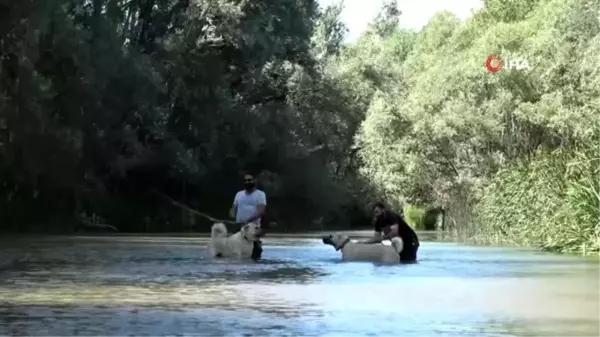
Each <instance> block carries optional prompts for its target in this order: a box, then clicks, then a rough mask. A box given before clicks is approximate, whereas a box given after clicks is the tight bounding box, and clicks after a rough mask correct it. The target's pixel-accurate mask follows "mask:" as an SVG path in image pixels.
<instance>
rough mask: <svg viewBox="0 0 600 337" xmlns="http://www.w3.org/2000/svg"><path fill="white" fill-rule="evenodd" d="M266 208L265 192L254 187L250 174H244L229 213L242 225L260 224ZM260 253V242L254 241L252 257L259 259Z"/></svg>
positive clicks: (253, 180)
mask: <svg viewBox="0 0 600 337" xmlns="http://www.w3.org/2000/svg"><path fill="white" fill-rule="evenodd" d="M266 208H267V196H266V195H265V192H263V191H261V190H259V189H257V188H256V179H254V176H252V175H251V174H246V175H244V189H243V190H241V191H239V192H237V194H236V195H235V198H234V199H233V205H232V206H231V210H230V212H229V215H230V216H231V217H232V218H233V217H235V222H236V223H238V224H240V225H244V224H247V223H249V222H255V223H257V224H260V220H261V217H262V216H263V215H264V214H265V210H266ZM261 254H262V243H261V242H260V241H259V242H254V250H253V251H252V258H253V259H259V258H260V255H261Z"/></svg>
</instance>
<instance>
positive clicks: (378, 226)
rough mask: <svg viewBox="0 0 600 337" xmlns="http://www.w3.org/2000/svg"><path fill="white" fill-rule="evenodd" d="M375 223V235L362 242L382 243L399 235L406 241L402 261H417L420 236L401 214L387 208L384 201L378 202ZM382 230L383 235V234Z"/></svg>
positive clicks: (374, 206) (401, 256) (374, 211)
mask: <svg viewBox="0 0 600 337" xmlns="http://www.w3.org/2000/svg"><path fill="white" fill-rule="evenodd" d="M373 224H374V226H375V236H373V237H372V238H370V239H368V240H365V241H362V242H360V243H363V244H373V243H380V242H382V241H383V240H390V239H392V238H393V237H396V236H397V237H399V238H401V239H402V242H403V243H404V248H403V249H402V252H401V253H400V262H402V263H412V262H416V261H417V250H418V249H419V238H418V237H417V233H415V231H414V230H413V229H412V228H410V226H409V225H408V224H407V223H406V221H404V219H403V217H402V216H401V215H399V214H397V213H394V212H392V211H390V210H387V209H386V208H385V205H384V204H383V203H381V202H378V203H376V204H375V205H373ZM382 232H383V235H381V234H382Z"/></svg>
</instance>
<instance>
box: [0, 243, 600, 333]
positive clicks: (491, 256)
mask: <svg viewBox="0 0 600 337" xmlns="http://www.w3.org/2000/svg"><path fill="white" fill-rule="evenodd" d="M363 234H364V233H356V232H354V233H352V237H354V238H358V237H360V236H361V235H363ZM206 242H207V239H206V238H199V237H173V236H171V237H142V236H119V237H114V236H113V237H99V236H89V237H81V236H80V237H39V238H31V237H29V238H11V239H10V240H8V239H7V238H4V239H0V244H2V250H1V251H0V262H1V261H2V259H4V261H5V263H4V265H3V266H2V263H0V266H1V267H0V335H88V336H89V335H120V336H123V335H125V336H126V335H136V336H138V335H139V336H142V335H153V336H156V335H178V336H179V335H182V336H183V335H212V336H215V335H216V336H225V335H227V336H271V335H276V336H299V335H311V336H315V335H319V336H382V335H387V336H390V335H393V336H400V335H402V336H424V335H427V336H432V335H442V336H468V335H474V336H475V335H476V336H523V335H528V336H582V335H586V336H598V335H599V281H598V279H599V275H598V274H599V268H598V260H597V259H583V258H578V257H568V256H557V255H551V254H545V253H540V252H534V251H524V250H516V249H508V248H490V247H471V246H465V245H459V244H453V243H441V242H435V241H427V239H426V238H424V241H423V242H422V243H421V247H420V250H419V263H417V264H413V265H381V264H376V263H365V262H356V263H355V262H341V261H340V260H341V254H340V253H339V252H336V251H335V250H334V249H333V248H332V247H331V246H327V245H324V244H323V243H322V242H321V241H320V239H318V236H316V235H308V236H304V237H302V236H297V237H277V236H268V237H266V238H265V240H264V252H263V260H262V261H260V262H257V263H256V262H250V261H249V262H234V261H225V260H217V261H211V260H209V259H207V258H206V257H205V255H204V254H205V245H206ZM15 257H17V258H16V260H17V261H16V262H12V263H7V262H6V261H8V259H9V258H11V259H15Z"/></svg>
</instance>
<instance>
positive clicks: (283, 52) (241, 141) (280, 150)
mask: <svg viewBox="0 0 600 337" xmlns="http://www.w3.org/2000/svg"><path fill="white" fill-rule="evenodd" d="M598 2H599V1H598V0H523V1H512V0H488V1H486V2H485V8H484V10H482V11H480V12H477V13H475V14H474V16H473V17H472V18H470V19H469V20H467V21H466V22H461V21H460V20H459V19H457V18H456V17H455V16H454V15H452V14H451V13H447V12H443V13H439V14H438V15H436V16H435V17H434V18H433V19H432V20H431V21H430V22H429V24H428V25H427V26H426V27H425V28H424V29H423V30H422V31H421V32H418V33H417V32H412V31H406V30H402V29H399V28H398V22H399V21H401V20H402V16H401V13H400V12H399V11H398V10H397V4H396V2H395V1H392V0H390V1H386V3H385V5H384V7H383V8H382V11H381V13H380V15H378V16H377V17H376V18H375V19H374V21H373V22H372V24H371V25H370V27H369V29H368V30H367V31H366V32H365V33H364V34H363V36H362V37H361V38H360V39H359V40H358V41H356V42H355V43H352V44H350V45H344V44H343V39H344V33H345V27H344V26H343V25H342V24H341V23H340V21H339V15H340V11H341V7H340V6H339V5H336V6H332V7H328V8H319V7H318V5H317V3H316V1H314V0H280V1H275V2H273V1H266V0H253V1H248V0H195V1H194V0H134V1H125V0H93V1H91V2H90V1H81V0H49V1H44V2H33V1H13V2H5V3H4V4H0V13H2V15H3V16H2V18H1V19H0V53H1V54H2V58H1V61H2V68H1V70H0V91H1V93H2V96H1V97H2V100H0V123H1V124H0V127H1V128H2V132H1V137H2V138H1V143H0V170H1V171H2V172H0V174H2V177H3V180H4V183H3V184H2V186H1V190H0V207H1V209H0V214H1V216H2V219H4V221H3V223H2V225H0V227H1V228H2V229H4V230H21V231H23V230H32V229H35V230H39V228H38V227H39V226H40V225H41V226H45V228H47V229H50V228H52V229H61V230H64V229H70V228H72V225H73V221H75V220H76V219H77V217H78V216H79V214H80V213H81V212H86V213H95V214H99V215H101V216H102V217H104V218H106V221H108V222H110V223H111V224H115V225H118V226H119V227H120V228H121V229H122V230H130V231H141V230H153V231H156V230H168V231H177V230H181V229H183V227H182V226H184V225H189V222H190V219H189V217H188V216H187V214H185V213H182V212H181V210H180V209H178V208H175V207H173V206H172V205H171V204H169V203H168V202H167V201H166V200H165V199H164V198H162V197H161V195H162V196H165V195H167V196H170V197H172V198H174V199H176V200H180V201H182V202H184V203H187V204H189V205H191V206H193V207H194V208H196V209H198V210H200V211H204V212H208V213H211V214H212V215H213V216H221V217H224V215H225V214H226V210H227V208H228V207H229V206H230V203H231V199H232V197H233V194H234V192H235V191H236V190H237V189H239V187H240V180H241V178H240V177H241V174H242V173H243V172H244V171H247V170H250V171H253V172H256V173H257V174H258V178H259V182H260V184H261V185H262V187H263V189H265V190H266V192H267V194H268V199H269V205H270V207H269V217H270V218H271V219H272V220H276V221H277V222H279V223H282V224H285V226H286V227H288V228H291V227H303V228H306V227H307V226H321V225H323V224H327V225H330V226H331V225H334V224H337V225H342V226H347V225H348V224H358V225H360V224H365V223H366V222H367V220H368V218H366V217H365V214H364V211H365V206H366V205H368V204H369V203H370V202H372V201H373V200H374V198H376V197H377V198H382V199H385V200H387V201H388V202H389V203H390V204H391V205H392V206H393V207H401V205H407V204H411V205H417V206H419V207H426V208H435V209H441V208H443V209H445V210H446V214H447V218H448V224H449V225H451V226H450V227H451V229H452V230H453V231H455V232H459V233H466V234H467V235H468V236H470V237H478V238H484V239H486V240H490V239H494V240H495V239H498V240H499V241H510V242H516V243H526V244H533V245H538V246H540V247H544V248H548V249H553V250H562V251H578V252H583V251H585V252H591V251H597V250H598V241H597V234H598V229H599V228H598V226H599V223H598V204H599V194H598V179H597V178H598V173H599V172H598V167H599V162H598V141H599V139H598V126H599V125H598V109H599V108H600V106H599V105H600V101H599V99H600V92H599V88H600V77H599V76H600V75H599V68H598V62H597V58H598V56H599V52H600V51H599V46H600V35H599V33H600V27H599V23H598V5H599V3H598ZM489 55H499V56H501V57H502V58H504V59H507V60H509V59H524V60H527V61H529V63H530V64H531V66H532V69H530V70H525V71H518V70H510V69H504V70H502V71H500V72H498V73H490V72H488V71H487V70H486V68H485V66H484V64H485V60H486V58H487V57H488V56H489ZM407 211H408V212H407V213H408V214H407V215H409V218H410V219H411V222H412V223H414V224H415V225H416V224H417V223H421V222H422V220H423V219H422V218H424V217H425V214H429V213H427V212H425V211H424V210H420V209H418V208H415V207H412V208H410V207H408V208H407ZM428 222H431V221H429V220H428ZM448 224H447V225H448Z"/></svg>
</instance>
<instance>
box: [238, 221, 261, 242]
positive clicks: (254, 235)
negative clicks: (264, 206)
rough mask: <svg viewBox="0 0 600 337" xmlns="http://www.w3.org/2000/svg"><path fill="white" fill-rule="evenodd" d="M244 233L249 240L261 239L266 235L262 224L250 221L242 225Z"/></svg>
mask: <svg viewBox="0 0 600 337" xmlns="http://www.w3.org/2000/svg"><path fill="white" fill-rule="evenodd" d="M241 232H242V235H243V236H244V238H246V239H247V240H249V241H259V240H260V238H261V237H262V236H263V235H264V232H263V230H262V229H261V227H260V225H259V224H257V223H254V222H249V223H247V224H245V225H244V226H242V230H241Z"/></svg>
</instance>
